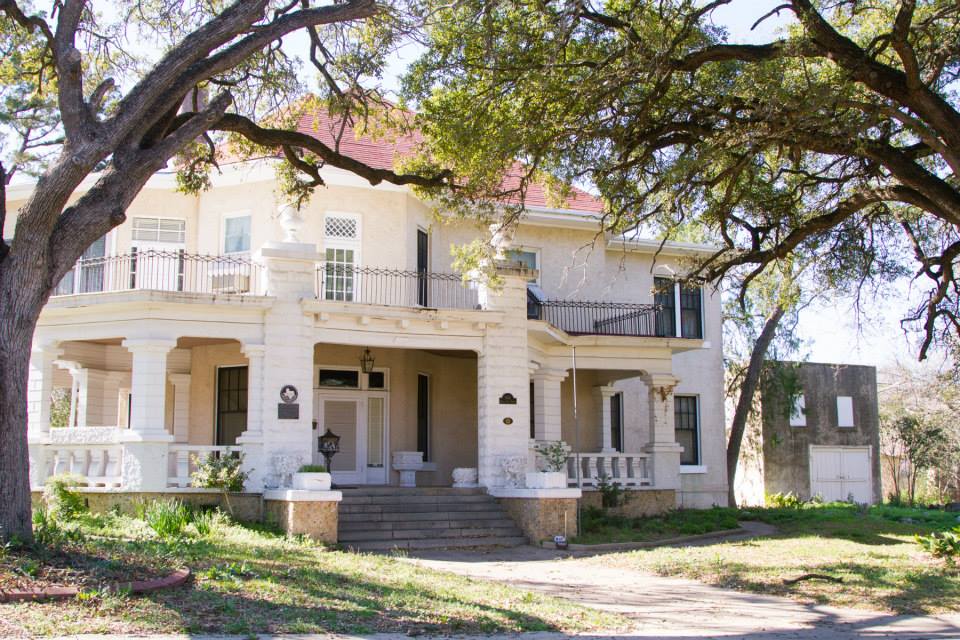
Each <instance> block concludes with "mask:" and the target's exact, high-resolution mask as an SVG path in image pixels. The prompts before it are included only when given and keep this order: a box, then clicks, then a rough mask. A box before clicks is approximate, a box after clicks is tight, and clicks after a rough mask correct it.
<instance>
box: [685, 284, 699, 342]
mask: <svg viewBox="0 0 960 640" xmlns="http://www.w3.org/2000/svg"><path fill="white" fill-rule="evenodd" d="M701 300H702V296H701V295H700V287H686V286H685V287H681V288H680V331H681V333H680V335H681V336H683V337H684V338H702V337H703V326H702V323H701V313H700V306H701Z"/></svg>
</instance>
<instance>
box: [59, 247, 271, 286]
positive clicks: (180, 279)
mask: <svg viewBox="0 0 960 640" xmlns="http://www.w3.org/2000/svg"><path fill="white" fill-rule="evenodd" d="M260 268H261V267H260V265H258V264H257V263H255V262H253V261H252V260H250V259H249V258H247V257H244V256H201V255H194V254H189V253H186V252H185V251H155V250H152V249H150V250H143V251H136V250H134V251H131V252H130V253H125V254H121V255H116V256H104V257H101V258H82V259H80V260H78V261H77V264H76V265H74V267H73V269H71V270H70V271H69V272H68V273H67V275H66V276H64V278H63V279H62V280H61V281H60V283H59V284H58V285H57V288H56V289H55V290H54V293H53V295H55V296H63V295H74V294H81V293H100V292H105V291H131V290H136V289H149V290H156V291H183V292H188V293H209V294H228V293H229V294H258V293H259V287H260Z"/></svg>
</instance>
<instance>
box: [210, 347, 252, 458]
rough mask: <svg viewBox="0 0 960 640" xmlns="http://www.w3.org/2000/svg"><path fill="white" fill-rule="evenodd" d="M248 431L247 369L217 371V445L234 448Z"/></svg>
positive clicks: (231, 368) (230, 368)
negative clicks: (239, 438)
mask: <svg viewBox="0 0 960 640" xmlns="http://www.w3.org/2000/svg"><path fill="white" fill-rule="evenodd" d="M246 430H247V367H246V365H244V366H240V367H220V368H218V369H217V434H216V435H217V445H218V446H221V447H223V446H234V445H236V444H237V438H238V437H239V436H240V435H241V434H242V433H243V432H244V431H246Z"/></svg>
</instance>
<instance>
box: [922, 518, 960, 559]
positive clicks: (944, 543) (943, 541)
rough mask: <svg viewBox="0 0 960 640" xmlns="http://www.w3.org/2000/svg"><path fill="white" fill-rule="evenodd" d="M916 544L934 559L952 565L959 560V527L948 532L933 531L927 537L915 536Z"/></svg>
mask: <svg viewBox="0 0 960 640" xmlns="http://www.w3.org/2000/svg"><path fill="white" fill-rule="evenodd" d="M916 541H917V544H919V545H920V547H921V548H922V549H923V550H924V551H926V552H927V553H929V554H930V555H932V556H933V557H934V558H942V559H944V560H946V561H947V562H950V563H952V564H957V561H958V560H960V527H955V528H954V529H952V530H950V531H935V532H933V533H931V534H930V535H928V536H916Z"/></svg>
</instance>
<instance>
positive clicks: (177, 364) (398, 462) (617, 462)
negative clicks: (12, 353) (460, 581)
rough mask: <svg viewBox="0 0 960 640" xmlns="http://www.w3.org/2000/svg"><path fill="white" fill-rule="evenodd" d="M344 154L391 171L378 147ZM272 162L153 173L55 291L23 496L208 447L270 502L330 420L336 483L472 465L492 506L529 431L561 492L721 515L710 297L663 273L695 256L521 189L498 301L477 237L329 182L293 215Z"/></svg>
mask: <svg viewBox="0 0 960 640" xmlns="http://www.w3.org/2000/svg"><path fill="white" fill-rule="evenodd" d="M307 129H308V130H313V131H314V133H315V132H316V131H315V130H314V129H313V128H312V127H308V128H307ZM344 148H345V149H346V151H347V152H348V153H351V154H355V155H356V157H358V158H361V159H363V160H364V161H366V162H368V163H371V164H374V165H379V166H383V167H390V166H391V165H392V161H393V154H394V148H393V147H391V146H389V145H387V144H383V143H378V142H373V141H371V140H369V139H366V138H360V139H357V140H355V141H354V140H350V141H348V142H347V143H345V144H344ZM272 162H273V161H272V160H258V161H250V162H243V163H234V164H227V165H224V166H223V167H222V172H221V173H216V174H215V175H214V176H213V186H212V188H211V189H210V190H208V191H206V192H204V193H201V194H200V195H197V196H188V195H184V194H182V193H179V192H178V191H177V190H176V188H175V180H174V176H173V175H172V174H170V173H161V174H158V175H156V176H155V177H154V178H153V179H152V180H151V181H150V182H149V183H148V185H147V186H146V188H145V189H144V190H143V191H142V193H141V194H140V195H139V196H138V197H137V199H136V200H135V201H134V202H133V204H132V205H131V206H130V208H129V210H128V211H127V220H126V222H125V223H124V224H122V225H121V226H119V227H117V228H116V229H114V230H113V231H111V232H110V233H109V234H108V235H107V236H106V237H104V238H103V239H101V240H100V241H99V242H97V243H96V244H94V245H93V246H92V247H90V248H89V250H88V251H87V252H86V254H85V255H84V257H83V259H81V260H80V261H79V262H78V263H77V265H76V267H75V269H74V270H73V272H72V273H70V274H68V275H67V277H66V278H64V280H63V281H62V282H61V283H60V284H59V286H58V288H57V290H56V293H55V295H54V296H53V297H51V299H50V301H49V303H48V304H47V306H46V308H45V309H44V310H43V313H42V315H41V317H40V321H39V325H38V328H37V331H36V336H35V341H34V350H33V354H32V358H31V369H30V372H31V373H30V375H31V378H30V384H29V398H28V406H29V435H30V441H31V458H32V460H31V476H32V482H33V483H34V486H39V485H41V484H42V483H43V482H44V478H45V477H47V476H49V475H50V474H53V473H59V472H62V471H68V470H69V471H73V472H75V473H79V474H81V475H84V476H86V477H87V478H88V482H89V484H90V490H91V491H100V492H151V493H152V492H179V493H183V492H188V491H189V490H190V484H191V478H190V473H191V469H192V468H193V466H194V464H195V457H196V456H197V455H201V456H203V455H207V454H208V453H210V452H224V451H227V450H231V451H237V450H241V451H243V452H244V458H245V464H246V465H247V466H248V467H249V469H250V470H251V476H250V479H249V480H248V482H247V491H250V492H254V493H259V492H262V491H264V490H270V489H274V488H277V487H281V488H282V487H286V486H289V483H290V473H291V471H295V470H296V467H297V466H298V465H299V464H300V463H311V462H318V463H319V462H322V461H323V458H322V457H321V456H320V454H319V438H320V437H321V436H322V435H323V434H325V433H327V432H328V431H329V432H332V433H334V434H336V435H338V436H339V437H340V441H339V452H338V453H337V454H336V455H335V456H334V457H333V460H332V468H331V471H332V473H333V481H334V482H335V483H337V484H339V485H341V486H350V487H357V486H361V485H397V484H399V483H400V478H401V475H400V473H399V471H401V470H406V471H407V473H406V474H405V475H404V480H405V482H404V484H410V483H411V481H412V482H415V483H416V485H418V486H449V485H450V484H451V482H452V473H453V470H454V469H466V470H468V471H467V472H465V474H466V475H464V476H463V477H464V478H466V481H467V482H469V480H470V471H469V470H471V469H476V470H477V474H478V479H477V482H478V484H479V486H480V487H482V488H485V489H486V492H487V493H489V494H490V495H493V496H501V497H510V496H514V497H517V496H519V497H524V496H526V497H534V498H535V497H536V496H538V495H544V494H542V493H537V490H535V489H533V488H528V487H525V486H524V476H523V473H521V472H522V471H524V470H526V469H527V468H529V467H530V466H532V465H534V464H535V462H534V458H533V456H530V455H529V451H530V448H531V446H532V442H534V441H556V440H561V439H562V440H563V441H564V442H565V443H567V445H569V446H570V448H571V454H570V460H569V464H568V467H567V472H568V475H569V486H570V487H576V486H578V483H582V484H583V486H584V487H586V488H588V489H589V488H590V487H592V486H594V485H595V484H596V483H597V482H598V481H599V478H600V477H602V476H606V477H607V478H609V479H610V482H614V483H621V484H624V485H627V486H629V487H631V488H634V489H636V490H638V491H660V492H669V495H670V498H669V499H670V503H671V504H673V503H675V504H676V505H680V506H687V507H708V506H710V505H713V504H724V503H725V502H726V495H727V494H726V485H725V475H726V474H725V469H724V448H725V443H724V416H723V410H724V409H723V368H722V353H721V351H722V348H721V326H720V324H721V310H720V302H719V296H718V295H717V294H715V292H714V291H712V290H711V289H710V288H704V289H702V290H701V289H698V288H689V287H681V286H680V285H679V284H678V283H677V281H676V277H677V276H678V275H679V274H681V272H682V268H683V264H684V263H685V262H687V261H688V260H689V258H691V257H696V256H697V255H699V254H702V252H704V251H706V250H707V249H706V248H704V247H700V246H695V245H688V244H678V243H667V244H666V245H664V246H661V243H660V242H659V241H656V240H653V239H649V240H644V239H623V238H614V237H603V236H600V237H598V236H597V233H598V212H599V211H600V210H601V205H600V203H599V202H597V201H596V200H594V199H592V198H591V197H590V196H588V195H587V194H585V193H582V192H580V193H578V194H577V195H576V196H575V197H574V198H573V199H571V200H570V201H568V208H562V209H557V208H550V207H548V206H546V200H545V198H544V194H543V193H542V192H538V191H536V190H535V189H534V190H531V192H530V193H529V194H528V201H527V203H528V208H529V213H528V214H527V215H526V217H525V218H524V219H523V221H522V223H521V224H520V225H519V227H518V228H517V230H516V232H515V233H514V234H513V237H512V238H511V239H510V242H509V245H510V246H509V247H508V248H505V250H504V254H503V256H504V258H505V259H504V260H503V261H502V262H500V263H498V268H499V273H500V276H501V278H500V283H499V285H498V286H495V287H489V286H487V284H486V283H485V282H484V281H482V280H477V281H470V279H469V278H467V279H464V278H462V277H461V275H459V274H455V273H453V272H452V269H451V262H452V258H451V246H453V245H458V244H462V243H465V242H469V241H471V240H473V239H475V238H476V237H478V235H480V234H485V233H489V231H488V230H487V229H485V228H477V227H476V226H474V225H471V224H469V223H467V222H459V223H442V224H441V223H438V222H437V221H436V220H435V218H434V217H433V214H432V211H431V208H430V206H429V204H428V203H425V202H422V201H420V200H418V198H417V197H416V196H415V195H414V194H413V193H412V192H411V191H410V190H408V189H406V188H402V187H397V186H392V185H388V184H381V185H379V186H376V187H372V186H370V185H369V184H367V183H366V182H365V181H363V180H361V179H359V178H357V177H356V176H354V175H352V174H349V173H346V172H343V171H340V170H336V169H331V168H327V169H324V170H323V177H324V180H325V181H326V183H327V185H328V186H327V187H325V188H320V189H318V191H317V193H316V194H315V195H314V196H313V198H312V199H311V200H310V201H309V204H308V205H306V206H305V207H304V209H303V210H302V212H301V217H300V218H299V219H298V217H297V216H296V214H295V213H293V212H291V210H290V208H289V207H285V206H284V205H283V203H282V202H280V201H278V196H277V194H276V192H275V176H274V172H273V168H272V165H271V163H272ZM29 191H30V187H29V186H13V187H11V188H9V189H8V192H7V193H8V198H9V202H8V210H9V211H16V210H17V208H18V206H19V204H20V203H21V202H22V201H23V200H24V199H25V198H26V197H27V195H28V193H29ZM283 211H285V213H284V214H283V215H281V214H280V213H278V212H283ZM14 224H15V218H10V219H8V222H7V228H6V229H4V232H5V234H4V235H5V237H12V235H13V233H12V232H13V225H14ZM56 389H64V390H69V400H70V402H69V415H68V418H67V425H66V428H60V427H62V425H57V426H55V427H53V428H51V397H52V396H53V395H57V396H59V397H61V398H62V397H63V395H64V392H63V391H61V392H59V393H57V394H54V391H55V390H56ZM282 392H283V397H281V393H282ZM294 396H295V397H294ZM574 396H576V397H574ZM419 454H422V460H421V455H419ZM398 467H400V469H398ZM578 467H579V469H578ZM524 491H527V492H526V493H524ZM562 495H566V496H568V497H569V496H570V495H579V493H569V492H568V493H566V494H562Z"/></svg>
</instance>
